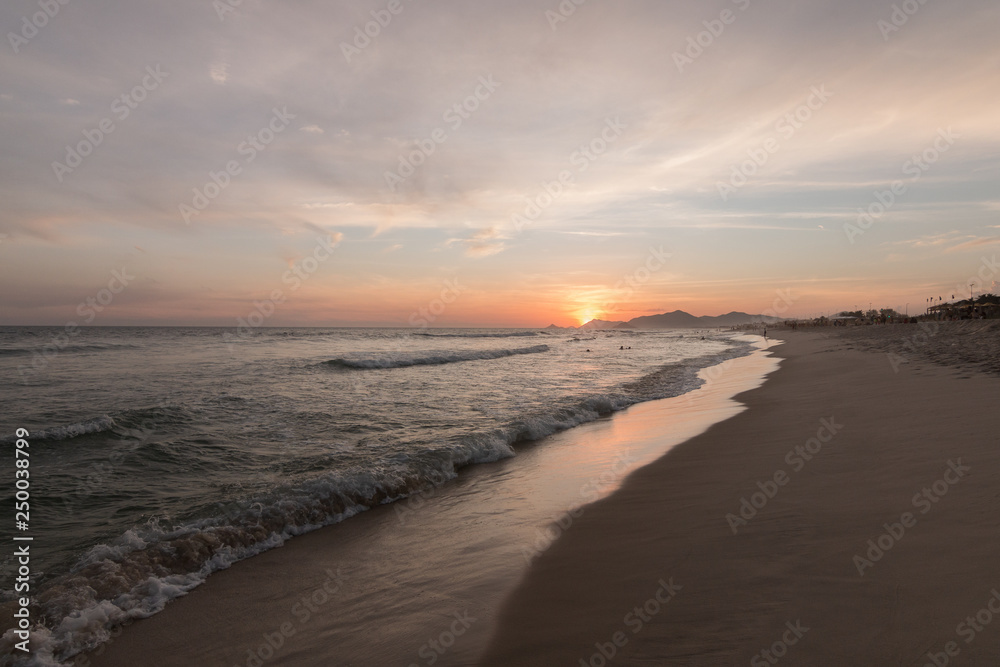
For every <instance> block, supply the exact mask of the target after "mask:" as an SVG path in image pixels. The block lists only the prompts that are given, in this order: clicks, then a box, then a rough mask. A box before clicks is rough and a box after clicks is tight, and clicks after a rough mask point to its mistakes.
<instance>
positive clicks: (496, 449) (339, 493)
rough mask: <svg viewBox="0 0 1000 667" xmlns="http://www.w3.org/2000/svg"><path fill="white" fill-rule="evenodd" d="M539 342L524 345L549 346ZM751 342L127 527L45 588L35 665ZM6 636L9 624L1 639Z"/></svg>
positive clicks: (65, 657) (90, 644)
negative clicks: (402, 455)
mask: <svg viewBox="0 0 1000 667" xmlns="http://www.w3.org/2000/svg"><path fill="white" fill-rule="evenodd" d="M538 348H544V349H538ZM538 348H527V349H531V350H537V351H540V352H541V351H546V350H547V349H548V348H547V347H546V346H538ZM750 349H752V346H750V345H749V344H745V345H734V346H733V347H732V348H730V349H729V350H727V351H726V352H724V353H722V354H718V355H706V356H704V357H699V358H696V359H687V360H684V361H682V362H677V363H673V364H668V365H665V366H663V367H661V368H659V369H657V370H656V371H654V372H652V373H649V374H647V375H645V376H643V377H642V378H639V379H638V380H636V381H634V382H630V383H627V384H623V385H621V386H619V387H617V388H616V389H615V390H614V391H613V392H610V393H602V394H591V395H581V396H576V397H566V399H565V400H564V401H562V402H561V403H560V404H557V405H549V406H545V407H539V408H536V409H534V410H531V411H529V412H527V413H524V414H522V415H520V416H518V417H517V418H515V419H512V420H509V421H507V422H506V423H504V424H502V425H501V426H499V427H497V428H494V429H491V430H488V431H481V432H478V433H473V434H469V435H465V436H461V437H456V438H454V439H451V440H450V441H448V442H445V443H441V444H435V445H428V446H427V447H426V448H424V449H423V450H421V451H419V452H418V453H415V454H413V455H411V456H408V457H406V459H405V460H401V461H397V462H394V463H392V464H384V465H382V466H379V467H376V468H372V469H363V468H361V467H354V468H351V469H347V470H339V471H331V472H326V473H323V474H320V475H318V476H315V477H312V478H311V479H308V480H305V481H303V482H301V483H298V484H296V485H294V486H290V485H282V486H280V487H276V488H274V489H273V490H272V491H270V492H268V493H265V494H257V495H254V496H251V497H245V498H240V499H235V500H231V501H230V502H229V503H228V504H222V503H216V504H214V505H210V506H204V507H202V508H200V509H199V510H198V515H200V516H202V517H203V518H201V519H198V520H194V521H188V522H186V523H183V524H181V525H170V526H165V525H162V524H161V523H160V522H159V521H156V520H151V521H150V522H148V523H147V524H145V525H142V526H135V527H133V528H132V529H130V530H128V531H126V532H125V533H124V534H122V535H121V536H120V537H118V538H117V539H115V540H112V541H110V542H108V543H106V544H99V545H96V546H94V547H92V548H91V549H90V550H89V551H88V552H87V553H86V554H85V555H84V556H83V557H82V558H81V559H80V560H79V561H78V562H77V564H76V566H75V567H73V568H72V570H71V571H70V572H69V573H68V574H64V575H61V576H58V577H56V578H54V579H51V580H50V581H48V582H46V583H45V584H44V585H43V587H42V589H41V590H40V592H39V593H38V595H37V598H36V601H35V605H36V606H35V609H36V611H35V613H34V614H33V617H34V618H36V619H38V620H40V621H41V623H40V624H39V625H36V626H35V628H34V629H33V630H32V637H31V641H32V647H33V648H34V649H35V654H34V662H33V663H32V664H35V665H42V666H45V667H56V666H60V665H65V664H66V663H67V662H68V661H70V660H71V659H72V658H73V656H75V655H78V654H79V653H82V652H85V651H88V650H92V649H94V648H96V647H98V646H100V645H101V644H102V643H104V642H106V641H107V640H108V639H109V638H110V637H111V635H112V632H115V631H116V629H117V628H118V627H120V626H121V625H123V624H125V623H127V622H130V621H131V620H132V619H138V618H146V617H148V616H152V615H154V614H156V613H157V612H159V611H160V610H162V609H163V608H164V606H165V605H166V604H167V603H168V602H169V601H170V600H172V599H174V598H177V597H180V596H182V595H185V594H186V593H187V592H188V591H190V590H192V589H193V588H195V587H197V586H199V585H200V584H201V583H203V582H204V581H205V580H206V579H207V578H208V577H209V576H210V575H211V574H212V573H214V572H216V571H218V570H221V569H225V568H228V567H229V566H230V565H232V564H233V563H236V562H238V561H240V560H243V559H246V558H249V557H252V556H254V555H257V554H260V553H262V552H264V551H267V550H269V549H273V548H276V547H279V546H281V545H283V544H284V543H285V542H286V541H287V540H288V539H290V538H292V537H294V536H297V535H302V534H304V533H307V532H310V531H313V530H316V529H318V528H321V527H324V526H328V525H332V524H335V523H339V522H341V521H344V520H345V519H348V518H350V517H352V516H354V515H356V514H358V513H360V512H363V511H365V510H367V509H371V508H373V507H376V506H378V505H382V504H388V503H392V502H396V501H401V500H404V499H406V498H408V497H411V496H414V495H416V494H420V493H423V492H426V490H428V489H430V488H432V487H435V486H439V485H440V484H443V483H445V482H447V481H449V480H451V479H454V478H455V477H457V476H458V474H459V471H460V470H461V469H462V468H464V467H466V466H470V465H475V464H479V463H487V462H493V461H498V460H500V459H504V458H508V457H512V456H514V455H515V446H516V445H517V444H518V443H522V442H525V441H533V440H538V439H540V438H543V437H545V436H548V435H551V434H553V433H557V432H559V431H564V430H567V429H569V428H572V427H574V426H577V425H579V424H583V423H586V422H590V421H593V420H595V419H598V418H600V417H603V416H607V415H609V414H611V413H613V412H616V411H619V410H623V409H625V408H627V407H629V406H631V405H634V404H636V403H640V402H643V401H648V400H653V399H657V398H665V397H668V396H678V395H681V394H684V393H686V392H688V391H691V390H693V389H696V388H697V387H698V386H700V385H701V383H702V380H701V379H699V378H698V371H699V370H700V369H701V368H704V367H706V366H710V365H712V364H714V363H719V362H722V361H725V360H727V359H731V358H734V357H738V356H743V355H745V354H747V353H749V351H750ZM494 352H508V353H509V352H511V351H510V350H500V351H494ZM156 410H158V409H156ZM137 412H139V411H137ZM147 412H148V411H147ZM174 417H176V415H174ZM104 419H106V420H108V421H110V422H112V423H113V421H114V420H112V419H111V417H108V416H105V417H104ZM121 420H122V421H124V420H125V418H124V417H121ZM92 421H94V420H92ZM4 611H6V609H4ZM12 640H13V635H12V631H9V632H8V633H7V635H4V639H3V640H2V641H0V645H3V644H5V643H6V642H8V641H12ZM3 648H6V647H5V646H4V647H3ZM0 650H2V649H0Z"/></svg>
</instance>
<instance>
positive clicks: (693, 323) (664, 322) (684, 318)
mask: <svg viewBox="0 0 1000 667" xmlns="http://www.w3.org/2000/svg"><path fill="white" fill-rule="evenodd" d="M779 321H780V318H777V317H770V316H768V315H750V314H749V313H742V312H738V311H733V312H731V313H726V314H725V315H714V316H712V315H702V316H701V317H695V316H694V315H692V314H691V313H685V312H684V311H683V310H675V311H674V312H672V313H663V314H662V315H644V316H642V317H636V318H633V319H631V320H629V321H628V322H608V321H606V320H591V321H589V322H587V323H586V324H581V325H580V326H579V327H557V326H556V325H554V324H550V325H549V326H547V327H545V328H546V329H583V330H588V331H604V330H607V329H698V328H704V329H711V328H713V327H735V326H739V325H740V324H749V323H750V322H779Z"/></svg>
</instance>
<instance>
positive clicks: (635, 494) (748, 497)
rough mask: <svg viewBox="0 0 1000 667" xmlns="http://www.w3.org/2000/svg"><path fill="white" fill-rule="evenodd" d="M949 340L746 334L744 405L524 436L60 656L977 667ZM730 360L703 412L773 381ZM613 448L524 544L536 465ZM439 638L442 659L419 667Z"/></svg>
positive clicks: (984, 452) (978, 389)
mask: <svg viewBox="0 0 1000 667" xmlns="http://www.w3.org/2000/svg"><path fill="white" fill-rule="evenodd" d="M969 324H972V323H956V324H953V325H946V326H942V327H941V328H940V329H938V330H936V331H935V335H934V336H933V337H932V338H930V339H928V341H929V342H926V343H923V344H915V345H911V346H910V347H909V348H907V349H906V350H903V351H906V352H907V355H906V357H905V358H904V359H903V360H902V361H900V359H899V353H900V351H901V350H902V348H901V347H900V346H901V345H904V344H905V340H904V339H906V340H908V338H907V337H911V336H913V335H914V334H916V333H918V332H920V331H921V329H920V328H919V327H918V326H917V325H909V326H906V327H903V326H900V327H881V328H878V329H876V328H874V327H867V328H866V329H867V330H865V331H862V330H860V328H859V330H857V331H854V330H838V329H829V328H826V329H816V330H805V331H794V332H793V331H787V330H777V331H772V332H771V335H772V337H774V336H775V335H776V336H777V337H778V338H780V339H784V343H783V344H781V345H778V346H776V347H772V348H771V349H770V353H771V354H772V355H774V356H775V357H777V358H779V359H781V366H780V368H779V369H778V370H777V371H774V372H772V373H771V375H770V376H769V378H768V380H767V381H766V382H765V383H764V384H763V386H760V387H759V388H755V389H751V390H749V391H745V392H744V393H742V394H739V396H738V397H737V398H738V401H739V402H740V403H742V404H744V405H745V406H748V408H749V409H744V410H742V411H741V409H740V408H739V406H736V405H735V404H734V403H733V402H732V401H727V400H714V402H712V401H711V400H708V399H709V398H710V397H706V396H704V395H700V396H699V395H698V394H697V392H696V393H695V394H690V395H687V396H682V397H678V398H677V399H667V400H664V401H655V402H652V403H648V404H644V405H640V406H636V407H634V408H632V409H630V410H628V411H627V412H625V413H622V414H618V415H615V416H614V417H613V418H611V419H608V420H602V421H601V422H597V423H593V424H588V425H585V426H582V427H578V428H576V429H572V430H571V431H567V432H565V433H562V434H559V435H557V436H553V437H550V438H546V439H545V440H544V441H542V443H540V446H539V447H536V448H532V449H529V450H527V451H525V452H523V453H522V455H521V456H519V457H517V458H516V459H513V460H510V461H505V462H500V463H498V464H494V465H491V466H479V467H477V468H476V469H475V470H473V471H470V473H468V474H465V475H463V476H462V478H460V480H459V481H458V482H457V483H455V484H453V485H449V486H448V487H447V488H443V489H441V490H440V491H435V492H434V493H433V494H431V495H430V496H429V497H428V498H427V502H426V503H421V504H422V506H421V508H420V511H413V512H410V508H406V510H405V511H406V512H408V513H407V514H406V521H401V520H400V519H399V517H398V516H397V515H398V514H399V512H398V511H394V508H393V507H391V506H386V507H383V508H379V509H378V510H373V511H371V512H367V513H365V514H364V515H361V516H359V517H356V518H355V519H352V520H350V521H348V522H345V523H344V524H341V525H338V526H334V527H333V528H330V529H324V530H321V531H318V532H316V533H313V534H310V535H307V536H305V537H302V538H298V539H296V540H293V541H292V542H290V543H289V544H288V545H287V546H286V547H285V548H283V549H278V550H274V551H271V552H268V553H267V554H264V555H263V556H260V557H257V558H254V559H251V560H250V561H247V562H246V563H240V564H238V566H236V567H234V568H233V569H232V570H230V571H224V572H220V573H218V574H217V575H215V576H213V577H212V578H211V579H210V580H209V582H208V583H207V584H205V585H204V586H203V587H202V588H200V589H198V590H196V591H194V592H193V593H192V594H190V595H188V596H186V597H184V598H181V599H179V600H176V601H174V602H173V603H172V604H170V605H169V606H168V607H167V609H166V610H165V611H164V612H162V613H161V614H158V615H157V616H155V617H154V618H152V619H150V620H148V621H141V622H139V623H138V624H135V625H133V626H132V627H130V628H127V629H126V630H125V631H124V633H123V634H122V635H121V637H119V638H116V639H115V640H113V641H112V642H111V643H110V644H108V645H107V647H106V650H102V651H101V652H100V654H99V655H93V654H92V655H90V656H87V657H86V658H85V660H86V661H87V664H93V665H98V666H103V665H128V664H140V663H141V664H156V665H175V664H176V665H182V664H192V661H194V662H197V663H198V664H205V665H256V666H257V667H260V665H272V664H278V665H286V664H287V665H314V664H315V665H320V664H322V665H383V664H407V665H429V664H438V665H473V664H483V665H556V664H566V665H583V666H585V665H592V666H594V667H600V666H602V665H605V664H609V665H610V664H620V665H654V664H655V665H660V664H676V665H738V664H749V665H751V666H752V667H753V666H756V665H770V664H777V663H778V662H779V661H780V662H781V663H782V664H788V665H845V664H854V665H896V664H899V665H924V664H931V665H938V666H940V665H943V664H946V662H945V661H946V660H947V664H969V665H972V664H976V665H978V664H991V662H990V661H991V660H993V657H994V656H996V655H997V654H998V653H1000V561H998V560H997V558H996V553H997V548H998V547H1000V544H998V542H1000V538H998V537H997V536H998V535H1000V531H998V528H1000V518H998V517H997V514H996V510H997V508H998V506H1000V495H998V490H997V485H996V480H997V479H998V477H1000V451H998V450H997V448H996V444H995V443H996V434H997V431H998V426H1000V417H998V416H997V413H996V412H995V411H994V410H993V406H994V405H995V402H996V398H997V396H998V395H1000V391H998V390H1000V378H997V377H996V375H994V374H990V373H986V372H983V371H982V362H981V360H979V358H978V357H976V356H975V354H976V353H973V352H968V351H967V350H964V348H965V347H966V346H967V345H968V343H969V342H970V341H975V340H977V338H982V337H983V336H992V335H993V333H992V329H991V328H989V327H982V326H977V327H976V328H975V331H972V332H971V333H970V331H969V329H970V327H969V326H968V325H969ZM901 341H902V342H901ZM931 343H933V344H934V345H938V346H945V347H946V348H947V349H948V350H949V351H948V352H947V353H945V352H934V351H928V350H929V349H930V347H929V346H930V344H931ZM952 343H954V344H952ZM858 348H864V349H858ZM765 359H766V358H765ZM932 360H933V361H932ZM740 363H744V364H747V363H750V362H746V361H741V360H736V361H735V362H727V364H723V365H722V366H719V367H716V368H715V369H714V370H711V369H709V370H710V373H709V375H710V377H711V378H712V380H713V382H712V384H714V385H715V386H716V390H717V391H718V392H720V396H721V395H723V394H725V392H726V391H727V389H728V390H730V394H729V395H732V394H733V393H734V392H732V391H731V390H732V387H733V386H734V385H733V382H736V380H737V376H739V377H740V378H742V380H740V381H744V382H745V381H746V377H747V373H748V370H749V371H752V372H756V373H760V372H761V371H764V372H768V371H773V370H774V367H773V365H772V366H770V367H767V366H762V365H761V363H760V362H754V363H756V366H754V365H753V364H751V366H749V367H748V366H739V364H740ZM751 374H752V373H751ZM756 385H759V380H758V381H757V382H756V383H755V384H751V385H750V386H756ZM718 398H719V397H716V399H718ZM686 413H691V414H689V419H688V421H687V422H685V421H684V419H682V415H684V414H686ZM720 420H721V421H720ZM713 422H714V423H715V425H714V426H710V427H709V426H707V424H708V423H713ZM666 424H673V428H672V429H671V430H672V431H673V432H672V433H669V434H668V433H665V432H664V431H665V425H666ZM706 429H707V430H706ZM671 438H673V441H672V442H668V441H669V440H670V439H671ZM651 443H652V444H651ZM665 443H666V444H665ZM640 444H641V445H642V446H643V447H644V448H638V449H637V447H638V445H640ZM654 445H655V446H654ZM618 448H628V450H629V451H633V452H638V451H642V452H645V454H644V455H640V457H639V460H638V464H637V465H644V467H639V468H638V469H637V470H635V472H632V473H631V474H630V475H629V476H628V477H626V478H624V480H623V481H622V480H617V481H616V484H615V487H616V488H615V490H614V491H613V493H611V495H607V496H606V497H604V498H603V499H601V500H598V501H597V502H594V503H592V504H586V505H584V506H582V507H581V508H580V509H577V510H575V511H573V512H572V513H570V514H568V515H564V516H563V518H562V520H563V524H562V526H563V527H562V529H560V530H559V531H558V539H555V540H554V541H552V542H548V541H544V542H545V543H544V544H542V545H541V547H540V548H537V549H536V548H535V546H534V545H535V544H536V543H537V537H536V536H537V535H539V534H541V533H540V532H539V530H540V529H539V527H540V526H545V525H546V523H550V522H551V521H552V520H553V519H555V520H556V522H557V523H558V521H559V519H558V518H557V517H558V516H559V513H558V512H553V511H552V509H541V510H540V509H539V508H540V507H542V506H546V507H548V508H553V507H563V508H565V509H568V508H569V507H571V506H572V502H571V499H570V500H569V501H568V500H567V496H565V495H563V496H558V493H556V492H555V491H552V490H551V489H549V487H548V481H551V473H552V465H553V462H559V463H558V464H559V465H565V466H567V467H568V468H567V469H572V470H577V469H578V468H582V469H584V470H585V472H584V473H582V474H577V475H576V477H571V476H570V475H569V474H568V473H567V475H566V476H567V480H566V481H565V486H566V488H573V487H574V485H576V486H579V480H580V479H587V477H588V476H590V477H591V478H594V477H595V476H596V475H599V474H600V472H601V471H602V470H605V471H606V470H609V469H610V468H608V466H609V465H612V466H613V465H614V463H613V461H614V457H613V452H612V451H610V450H614V449H618ZM657 448H659V449H657ZM570 451H578V452H580V453H579V455H578V458H576V459H568V458H566V456H567V455H568V454H567V453H568V452H570ZM656 451H660V452H661V454H659V455H655V456H654V452H656ZM664 451H665V452H667V453H666V454H665V455H663V454H662V452H664ZM595 452H600V454H595ZM546 456H551V457H552V459H551V460H549V461H546V460H544V458H540V457H546ZM642 456H645V457H646V458H645V459H643V458H642ZM657 456H658V458H657ZM635 467H636V466H633V469H635ZM619 472H620V469H619ZM619 482H620V486H618V483H619ZM504 484H514V487H511V486H504ZM494 485H495V486H494ZM515 487H516V489H518V492H517V493H512V488H515ZM500 499H503V500H502V502H501V500H500ZM546 503H548V505H546ZM529 507H530V508H535V510H538V511H536V512H535V513H534V514H532V513H531V511H529V510H528V509H527V508H529ZM373 535H374V536H376V539H375V540H374V541H373V539H372V536H373ZM526 545H528V546H529V550H531V551H532V552H533V554H532V558H531V559H530V565H528V564H527V560H526V559H525V558H524V557H523V552H524V547H525V546H526ZM321 591H322V592H321ZM320 598H322V600H320ZM307 599H312V600H314V606H315V607H316V609H313V610H311V611H309V613H308V614H307V613H306V610H307V609H309V605H308V604H306V603H304V602H303V601H305V600H307ZM296 604H298V607H296ZM466 614H467V615H466ZM463 618H464V619H466V620H465V622H463V621H462V619H463ZM469 619H475V620H474V621H472V622H471V623H469V622H468V621H469ZM467 626H468V627H467ZM281 628H286V629H288V630H289V631H290V634H288V635H287V636H286V637H284V638H282V637H281V636H280V633H281V632H282V630H281ZM449 628H450V629H451V630H452V631H455V632H454V633H453V635H451V636H444V635H447V634H448V631H449ZM430 629H436V630H443V631H445V632H443V633H438V632H437V631H436V630H435V632H433V633H432V632H430ZM459 631H460V632H459ZM276 632H277V633H278V634H275V633H276ZM268 633H270V636H271V637H272V639H273V640H274V643H280V646H278V647H277V648H276V649H275V650H273V651H267V649H266V647H265V646H264V644H265V643H266V639H267V636H268ZM428 635H430V636H429V637H428ZM442 638H443V639H444V640H446V641H447V642H449V644H448V646H447V649H448V650H440V651H439V649H438V648H430V647H432V646H434V644H433V643H432V642H434V641H435V640H437V639H442ZM438 646H440V645H438ZM247 647H249V649H248V648H247ZM262 647H263V650H264V652H265V654H266V656H267V657H266V658H265V659H264V660H261V661H260V663H259V664H258V662H257V661H255V660H254V658H253V655H254V653H253V651H256V652H257V655H260V649H261V648H262ZM432 659H433V660H432ZM935 661H936V662H935ZM78 664H83V663H82V662H78Z"/></svg>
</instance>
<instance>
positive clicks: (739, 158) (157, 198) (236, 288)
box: [0, 0, 1000, 327]
mask: <svg viewBox="0 0 1000 667" xmlns="http://www.w3.org/2000/svg"><path fill="white" fill-rule="evenodd" d="M998 25H1000V4H998V3H996V2H995V0H949V1H948V2H944V1H943V0H925V2H924V4H920V2H919V0H907V1H906V2H896V3H893V2H883V1H880V0H875V1H873V0H803V1H796V2H775V1H767V0H718V1H712V2H697V3H695V2H671V1H663V0H623V1H619V2H610V1H608V0H563V1H562V2H561V3H560V2H559V1H557V0H533V1H527V0H503V1H501V0H489V1H480V2H459V1H457V0H437V1H433V2H432V1H431V0H359V1H353V2H346V1H341V2H319V1H316V2H313V1H308V0H293V1H285V2H277V1H267V0H216V1H215V2H213V1H212V0H197V1H195V0H177V1H174V2H170V3H134V2H125V1H124V0H119V1H117V2H111V1H106V0H105V1H102V0H88V1H83V0H33V1H32V0H9V1H8V2H5V3H3V6H2V8H0V28H2V29H3V32H4V33H5V39H4V44H2V45H0V50H2V52H3V55H2V58H0V141H2V147H3V150H2V153H0V198H2V200H3V206H2V207H0V282H2V284H3V288H4V289H2V290H0V325H26V324H45V325H55V326H63V325H67V324H70V323H78V324H81V325H83V324H89V325H213V326H238V325H239V324H240V323H248V324H249V325H251V326H351V325H360V326H435V327H437V326H441V327H449V326H511V327H515V326H545V325H547V324H549V323H556V324H559V325H575V324H579V323H581V322H582V321H586V320H588V319H590V318H592V317H597V318H601V319H607V320H628V319H630V318H632V317H636V316H640V315H649V314H655V313H662V312H669V311H673V310H676V309H680V310H685V311H688V312H690V313H693V314H695V315H717V314H720V313H725V312H729V311H734V310H737V311H744V312H750V313H761V312H767V313H769V314H776V315H780V316H788V317H793V316H796V317H809V316H816V315H819V314H829V313H836V312H837V311H840V310H845V309H848V310H853V309H854V308H856V307H860V308H868V307H869V304H870V305H871V307H875V308H879V307H887V308H888V307H891V308H896V309H898V310H900V311H903V310H906V311H908V312H909V313H911V314H912V313H915V312H920V311H922V309H923V308H925V307H926V305H927V299H928V298H931V297H933V298H934V299H935V300H936V299H937V298H938V297H943V298H944V300H949V299H950V298H951V296H952V295H955V297H956V298H963V297H967V296H968V292H969V290H970V289H971V290H972V291H973V292H974V293H976V294H980V293H986V292H998V291H1000V290H998V288H997V286H996V281H997V280H1000V275H998V274H1000V266H998V265H997V263H996V261H995V256H996V253H997V251H998V250H1000V187H998V185H1000V184H998V180H1000V123H998V122H997V119H998V118H1000V42H998V40H997V39H996V35H997V29H998ZM962 290H965V291H964V292H963V291H962Z"/></svg>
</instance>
